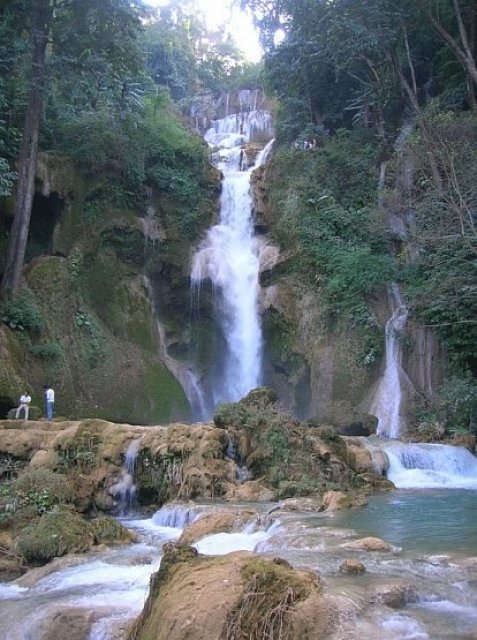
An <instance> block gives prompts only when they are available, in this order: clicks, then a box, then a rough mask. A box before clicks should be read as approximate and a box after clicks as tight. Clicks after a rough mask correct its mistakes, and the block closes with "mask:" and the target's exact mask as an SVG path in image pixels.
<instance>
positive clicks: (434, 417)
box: [416, 375, 477, 435]
mask: <svg viewBox="0 0 477 640" xmlns="http://www.w3.org/2000/svg"><path fill="white" fill-rule="evenodd" d="M416 417H417V421H418V422H419V423H420V424H423V425H429V424H431V425H432V424H437V425H440V426H441V427H443V428H444V431H445V433H447V434H448V435H456V434H457V435H458V434H469V433H471V434H474V435H477V383H476V382H475V378H473V377H472V376H471V375H466V376H457V375H454V376H451V377H450V378H449V379H448V380H446V381H445V382H444V383H443V384H442V386H441V387H440V389H439V390H438V392H437V393H436V395H435V398H434V400H433V402H432V403H431V404H430V405H429V406H427V407H424V408H420V409H419V410H418V413H417V416H416Z"/></svg>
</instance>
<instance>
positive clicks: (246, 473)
mask: <svg viewBox="0 0 477 640" xmlns="http://www.w3.org/2000/svg"><path fill="white" fill-rule="evenodd" d="M225 455H226V457H227V458H229V460H233V461H234V462H235V463H236V465H237V468H236V470H235V479H236V480H237V482H240V483H243V482H247V480H251V479H252V473H251V471H250V469H248V467H247V465H245V464H243V459H242V456H241V455H240V453H239V452H237V449H236V447H235V443H234V441H233V440H232V438H231V437H230V436H228V440H227V447H226V449H225Z"/></svg>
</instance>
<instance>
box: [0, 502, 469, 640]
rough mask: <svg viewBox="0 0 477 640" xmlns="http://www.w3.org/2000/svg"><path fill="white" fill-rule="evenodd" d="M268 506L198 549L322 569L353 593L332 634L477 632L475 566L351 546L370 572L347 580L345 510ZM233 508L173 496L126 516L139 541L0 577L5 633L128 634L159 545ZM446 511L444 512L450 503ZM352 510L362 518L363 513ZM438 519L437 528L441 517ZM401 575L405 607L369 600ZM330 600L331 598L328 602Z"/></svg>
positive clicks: (104, 638)
mask: <svg viewBox="0 0 477 640" xmlns="http://www.w3.org/2000/svg"><path fill="white" fill-rule="evenodd" d="M465 493H467V494H469V495H470V493H471V492H465ZM382 499H383V500H384V499H390V500H391V501H392V500H393V498H392V494H383V495H382ZM423 504H424V505H426V504H427V503H426V502H424V503H423ZM472 504H473V503H472V502H470V503H468V507H467V508H472ZM453 505H454V507H456V506H457V501H453ZM271 506H274V507H276V506H277V505H265V504H264V505H256V507H257V509H258V513H257V514H256V515H253V513H252V514H250V505H248V506H247V507H246V509H247V513H249V514H250V519H249V522H248V524H247V525H245V526H241V527H240V528H238V529H236V530H235V531H232V532H230V533H219V534H212V535H208V536H205V537H203V538H202V539H200V540H198V541H197V542H196V543H195V545H194V546H195V547H196V548H197V549H198V550H199V552H200V553H202V554H204V555H211V554H213V555H223V554H226V553H229V552H231V551H241V550H249V551H255V552H258V553H262V554H266V555H269V556H271V557H276V556H277V555H279V556H280V557H282V558H284V559H286V560H288V561H289V562H291V563H292V564H293V565H294V566H296V567H298V568H304V569H306V570H312V571H317V572H318V573H319V574H320V575H321V576H322V579H323V581H324V585H325V594H326V597H331V598H332V599H333V598H335V600H333V602H338V603H339V602H341V603H343V601H344V600H347V601H348V602H349V603H350V608H349V611H348V613H347V619H348V621H347V624H348V625H350V626H349V628H343V630H342V631H343V633H342V634H341V633H338V634H335V635H333V638H335V640H344V639H345V638H350V637H365V638H368V639H369V640H382V639H383V638H386V640H403V638H409V639H410V638H426V639H429V640H431V639H432V640H440V639H442V640H450V639H451V638H457V637H467V636H466V635H465V633H466V632H472V631H473V630H475V625H476V624H477V614H476V611H477V609H476V606H477V589H476V587H475V585H476V584H477V581H476V579H477V566H474V565H472V564H470V565H469V567H468V568H466V566H465V565H463V566H461V565H459V563H457V564H453V563H452V562H451V561H450V560H447V561H445V562H444V561H443V560H442V561H441V560H440V559H439V558H442V556H429V557H427V556H424V555H422V551H419V552H418V555H417V556H416V555H415V554H414V555H412V554H410V555H407V554H405V553H404V552H401V551H400V550H399V549H398V547H395V551H393V552H392V553H386V552H384V553H381V552H373V553H371V554H370V553H366V552H363V553H361V552H359V551H357V550H353V557H355V556H357V557H358V558H361V559H362V561H363V562H364V563H365V565H366V568H367V573H366V574H365V575H363V576H359V578H358V579H357V578H356V576H349V577H348V576H346V575H343V574H342V573H340V571H339V566H340V564H341V562H342V561H343V559H344V558H346V557H348V556H349V553H350V551H349V550H347V547H346V544H347V543H349V542H351V541H353V540H355V539H356V537H358V536H359V534H357V532H356V531H354V530H353V529H351V528H346V522H345V521H343V517H345V516H346V514H341V515H340V517H341V522H340V524H339V525H338V526H339V527H340V528H333V526H331V524H332V522H333V519H334V515H333V514H331V515H329V514H317V513H313V512H312V513H310V512H307V513H301V512H299V511H294V512H286V511H285V512H281V513H274V514H273V515H267V512H269V511H271V510H270V507H271ZM391 506H392V505H391ZM230 508H231V509H233V510H236V509H237V508H240V506H239V505H232V504H220V503H216V504H207V505H206V504H193V503H187V504H179V503H171V504H168V505H165V506H164V507H162V508H161V509H160V510H159V511H157V512H156V513H155V514H154V515H153V516H152V517H151V518H148V519H136V520H133V519H130V518H128V519H122V522H123V524H124V525H125V526H127V527H129V528H130V529H132V530H134V531H135V532H136V534H137V536H138V539H139V542H137V543H136V544H133V545H129V546H128V545H124V546H121V547H118V548H115V549H104V550H102V551H100V552H96V553H92V554H89V555H84V556H72V557H71V558H60V559H58V560H56V561H54V563H53V566H51V567H46V568H45V569H47V571H44V569H42V568H40V569H37V570H34V571H32V572H30V573H29V574H27V575H26V576H25V577H24V578H20V579H19V580H17V581H16V582H15V583H9V584H3V585H2V584H0V637H1V638H2V639H3V638H4V639H5V640H43V639H44V638H51V637H52V635H51V630H52V628H55V627H54V625H55V624H56V622H57V621H58V620H61V619H63V620H65V619H66V620H67V621H70V622H69V624H70V625H71V629H72V631H73V630H74V632H75V637H76V638H79V637H81V638H82V639H83V638H84V640H124V639H125V638H126V637H127V629H128V626H129V625H130V623H131V621H132V620H133V619H134V618H135V617H136V616H137V615H138V614H139V613H140V611H141V610H142V608H143V606H144V603H145V600H146V598H147V594H148V590H149V580H150V575H151V574H152V572H154V571H156V570H157V568H158V566H159V563H160V559H161V555H162V545H163V544H164V543H165V542H167V541H171V540H177V538H178V537H179V536H180V534H181V532H182V530H183V527H185V526H187V525H188V524H190V523H191V522H193V521H194V520H196V519H197V518H198V517H200V516H201V515H205V514H207V513H210V512H211V511H217V510H221V511H223V510H224V509H230ZM442 509H443V513H445V509H446V507H445V504H443V506H442ZM355 513H357V514H361V513H362V514H363V515H365V512H364V510H359V511H357V512H355ZM387 513H388V517H389V515H391V516H393V517H394V515H395V514H396V510H395V509H390V508H389V507H388V508H387ZM335 516H336V514H335ZM428 516H430V514H428ZM417 517H419V514H417ZM460 517H461V518H462V514H461V516H460ZM370 518H371V519H370V522H369V523H368V524H367V525H365V529H366V531H369V530H370V527H371V531H372V522H373V521H374V522H376V521H377V520H379V518H378V519H376V515H375V513H374V512H371V514H370ZM426 522H427V517H424V518H423V517H420V518H419V523H420V526H421V527H422V526H424V525H425V524H426ZM438 524H439V527H438V531H440V530H442V526H440V525H442V522H440V521H439V523H438ZM429 531H430V532H432V531H434V532H436V523H435V522H434V523H430V529H429ZM365 535H366V534H365ZM426 540H427V539H426ZM391 541H392V539H391ZM449 544H450V545H452V540H450V541H449V540H448V541H447V544H446V545H445V546H444V547H443V548H437V549H436V551H435V553H443V552H446V551H448V550H449ZM395 581H397V582H398V583H402V582H405V583H408V584H410V585H412V591H413V593H415V597H413V598H412V600H411V601H410V602H409V603H408V604H407V605H403V609H402V610H401V611H394V610H392V609H390V608H388V607H384V606H379V605H378V604H377V603H374V604H372V605H371V606H367V607H364V606H363V603H365V602H366V601H367V600H368V599H369V593H370V591H372V589H373V588H379V587H380V585H382V584H387V583H390V584H392V583H393V582H395ZM356 598H358V600H359V602H361V603H362V604H361V605H360V607H356V606H354V605H352V602H353V600H355V599H356ZM330 606H333V605H332V604H331V603H330ZM68 616H70V618H68ZM81 621H83V622H85V621H86V624H85V627H84V629H85V630H84V635H81V636H80V635H78V633H79V628H78V625H79V624H80V622H81ZM64 628H65V627H63V629H64ZM350 631H352V633H350Z"/></svg>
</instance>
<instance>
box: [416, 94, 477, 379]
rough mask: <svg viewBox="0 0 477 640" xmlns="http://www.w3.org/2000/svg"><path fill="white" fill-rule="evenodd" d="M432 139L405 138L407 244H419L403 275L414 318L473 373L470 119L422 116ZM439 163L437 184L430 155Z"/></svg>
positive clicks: (476, 264) (475, 137)
mask: <svg viewBox="0 0 477 640" xmlns="http://www.w3.org/2000/svg"><path fill="white" fill-rule="evenodd" d="M426 118H427V124H426V126H427V128H428V131H429V135H430V136H431V140H430V141H429V140H425V139H424V138H423V137H422V135H421V134H420V132H417V133H416V135H415V136H414V138H413V140H412V141H411V152H412V156H413V161H414V163H415V165H416V168H417V171H418V179H417V185H416V206H415V218H416V224H415V227H414V232H415V235H414V242H415V243H416V244H417V245H418V246H419V248H420V250H419V252H418V253H417V255H416V257H415V259H414V261H413V262H412V264H411V265H410V266H409V267H408V269H407V271H406V277H407V282H408V295H409V299H410V301H411V303H412V305H413V307H414V309H415V312H416V314H417V315H418V316H419V317H420V318H421V319H422V320H423V322H424V323H425V324H426V325H429V326H432V327H434V328H435V331H436V332H437V333H438V334H439V336H440V338H441V339H442V340H443V341H444V343H445V346H446V349H447V353H448V356H449V357H450V359H451V360H452V361H453V363H454V366H455V368H456V371H462V370H465V369H466V368H468V367H470V368H471V369H473V370H474V371H476V370H477V369H476V362H477V361H476V356H475V351H476V349H475V346H476V344H477V323H476V320H475V319H476V317H477V285H476V284H475V283H476V279H477V232H476V228H475V216H474V214H473V212H474V211H475V210H476V208H477V134H476V130H477V118H476V116H475V115H474V114H466V113H464V114H461V113H455V112H451V111H442V110H441V109H439V108H438V104H435V105H433V106H432V108H430V109H429V110H428V112H427V113H426ZM430 157H434V159H435V162H438V164H439V167H440V173H441V175H442V177H441V178H440V180H439V181H438V182H437V181H436V177H435V171H434V170H433V168H432V166H431V164H430V162H429V158H430Z"/></svg>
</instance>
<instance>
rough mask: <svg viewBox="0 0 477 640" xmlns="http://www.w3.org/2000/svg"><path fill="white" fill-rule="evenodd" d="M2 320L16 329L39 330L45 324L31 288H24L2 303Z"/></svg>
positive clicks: (0, 307)
mask: <svg viewBox="0 0 477 640" xmlns="http://www.w3.org/2000/svg"><path fill="white" fill-rule="evenodd" d="M0 320H1V321H2V322H4V323H5V324H6V325H7V326H9V327H10V329H14V330H16V331H30V332H37V331H40V330H41V329H42V327H43V324H44V323H43V318H42V315H41V313H40V310H39V308H38V306H37V304H36V302H35V299H34V296H33V293H32V292H31V291H30V290H29V289H23V290H22V291H21V292H20V293H19V295H18V296H16V297H15V298H9V299H7V300H5V301H4V302H3V303H2V304H1V305H0Z"/></svg>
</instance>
